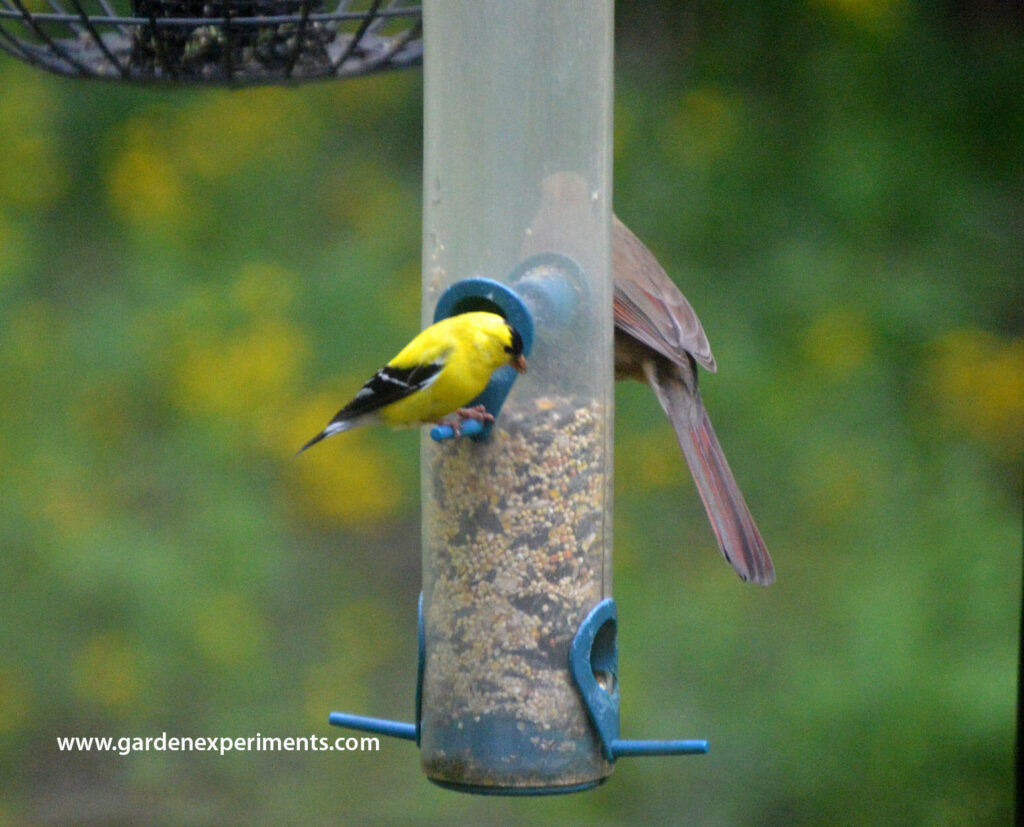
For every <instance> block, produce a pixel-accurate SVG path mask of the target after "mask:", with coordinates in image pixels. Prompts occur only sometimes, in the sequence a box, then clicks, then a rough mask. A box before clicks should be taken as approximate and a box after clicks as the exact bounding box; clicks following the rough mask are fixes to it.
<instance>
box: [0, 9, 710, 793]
mask: <svg viewBox="0 0 1024 827" xmlns="http://www.w3.org/2000/svg"><path fill="white" fill-rule="evenodd" d="M352 5H353V4H352V3H350V2H346V0H340V2H338V3H337V5H336V6H333V7H328V6H327V5H326V4H325V3H324V2H323V0H209V2H205V1H204V2H200V0H48V9H49V10H48V11H46V12H39V11H34V10H33V9H35V5H33V6H31V7H30V6H29V5H27V4H26V3H25V0H0V49H3V50H4V51H6V52H8V53H10V54H12V55H14V56H15V57H17V58H19V59H21V60H24V61H26V62H28V63H30V64H33V65H35V66H37V67H40V68H43V69H46V70H48V71H51V72H55V73H57V74H62V75H67V76H72V77H80V78H103V79H108V80H114V81H126V82H147V83H153V82H157V83H164V84H167V85H188V84H197V83H202V84H212V85H217V84H219V85H230V86H241V85H251V84H260V83H262V84H268V83H294V82H298V81H305V80H312V79H319V78H340V77H346V76H352V75H359V74H366V73H369V72H375V71H380V70H384V69H390V68H398V67H403V66H410V65H415V64H417V63H419V62H420V60H421V58H423V57H424V52H423V49H422V41H421V39H420V34H421V27H420V10H419V8H418V6H414V5H410V4H407V3H405V2H401V0H391V2H387V3H385V2H383V0H370V2H367V3H362V4H359V7H358V8H356V9H353V8H352ZM612 11H613V4H612V0H592V2H587V3H552V2H549V0H516V1H515V2H508V0H475V2H473V3H454V2H451V1H450V0H432V2H427V3H426V6H425V10H424V15H423V29H422V32H423V37H424V39H425V40H426V41H429V43H430V49H429V50H428V51H426V53H425V79H426V84H425V94H426V100H425V164H424V225H423V310H422V315H423V319H422V321H423V322H424V324H428V323H430V322H433V321H436V320H438V319H440V318H444V317H446V316H450V315H452V314H455V313H460V312H465V311H467V310H480V309H487V310H493V311H495V312H498V313H501V314H502V315H504V316H505V317H506V318H507V319H508V320H509V321H510V323H512V324H513V325H514V326H515V327H516V328H517V330H518V331H519V332H520V335H521V336H522V338H523V341H524V351H525V353H526V355H527V357H528V364H529V372H528V374H527V375H526V376H525V377H521V378H518V379H517V378H516V374H515V372H514V371H512V370H511V368H508V369H501V370H499V371H497V372H496V373H495V375H494V377H493V378H492V381H491V384H490V385H489V386H488V388H487V390H485V392H484V394H483V395H482V396H481V397H480V398H479V399H478V400H475V402H479V403H481V404H484V405H486V407H487V409H488V410H489V411H490V412H491V413H493V414H494V415H495V416H496V419H497V421H496V423H495V424H494V425H490V424H482V423H478V422H474V421H470V422H467V423H466V424H465V426H464V427H463V429H462V433H461V435H460V436H459V437H458V438H455V436H456V435H455V434H454V433H453V432H452V431H451V429H450V428H446V427H444V426H441V427H438V428H435V429H433V430H432V431H431V432H430V433H429V435H428V434H424V437H423V444H422V448H421V453H422V457H421V462H422V477H423V486H422V505H423V533H422V535H423V593H422V595H421V598H420V609H419V624H418V639H419V661H418V669H417V681H416V713H415V720H414V721H413V722H410V723H407V722H396V721H389V720H383V719H378V718H368V717H365V716H361V715H353V714H349V713H342V712H335V713H332V714H331V716H330V721H331V723H333V724H336V725H339V726H345V727H351V728H355V729H359V730H364V731H370V732H374V733H378V734H383V735H389V736H394V737H398V738H403V739H407V740H415V741H416V742H417V743H418V744H419V747H420V753H421V760H422V765H423V769H424V771H425V773H426V774H427V776H428V778H430V780H431V781H434V782H435V783H437V784H439V785H442V786H445V787H449V788H452V789H457V790H462V791H469V792H483V793H499V794H541V793H559V792H571V791H576V790H582V789H587V788H589V787H593V786H595V785H597V784H600V783H601V782H602V781H604V780H605V778H607V776H608V775H609V773H610V772H611V770H612V765H613V763H614V762H615V760H616V759H618V758H619V757H622V756H627V755H656V754H685V753H701V752H706V751H707V742H706V741H700V740H682V741H681V740H674V741H629V740H624V739H622V738H620V737H619V725H618V720H619V719H618V706H619V683H618V653H617V645H616V632H617V622H618V621H617V616H616V608H615V603H614V601H613V600H612V598H611V591H612V577H611V569H612V566H611V549H612V526H611V506H612V425H613V407H612V287H611V274H610V255H609V252H610V228H611V109H612V22H613V15H612Z"/></svg>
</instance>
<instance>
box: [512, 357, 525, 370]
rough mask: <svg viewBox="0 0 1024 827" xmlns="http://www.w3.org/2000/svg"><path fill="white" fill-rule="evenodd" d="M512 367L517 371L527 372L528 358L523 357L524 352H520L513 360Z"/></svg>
mask: <svg viewBox="0 0 1024 827" xmlns="http://www.w3.org/2000/svg"><path fill="white" fill-rule="evenodd" d="M512 367H514V368H515V369H516V372H517V373H526V360H525V359H524V358H523V354H521V353H520V354H519V355H518V356H516V357H515V358H514V359H513V360H512Z"/></svg>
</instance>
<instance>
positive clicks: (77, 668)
mask: <svg viewBox="0 0 1024 827" xmlns="http://www.w3.org/2000/svg"><path fill="white" fill-rule="evenodd" d="M72 679H73V682H74V686H75V689H76V690H77V691H78V693H79V694H80V695H81V697H82V698H83V699H84V700H85V701H87V702H89V703H94V704H99V705H100V706H105V707H110V708H114V709H118V708H122V707H125V706H128V705H130V704H132V703H133V702H134V701H136V700H137V699H138V698H139V697H140V696H141V695H142V692H143V689H144V684H145V681H144V680H143V676H142V668H141V659H140V657H139V653H138V651H137V650H136V648H135V647H134V646H133V645H132V644H131V643H130V642H129V641H128V640H126V639H125V638H124V636H123V635H122V634H121V633H119V632H101V633H100V634H98V635H96V636H94V637H93V638H92V639H91V640H90V641H89V642H88V643H86V644H85V646H84V647H82V649H81V650H80V651H79V652H78V654H77V655H76V657H75V658H74V660H73V663H72Z"/></svg>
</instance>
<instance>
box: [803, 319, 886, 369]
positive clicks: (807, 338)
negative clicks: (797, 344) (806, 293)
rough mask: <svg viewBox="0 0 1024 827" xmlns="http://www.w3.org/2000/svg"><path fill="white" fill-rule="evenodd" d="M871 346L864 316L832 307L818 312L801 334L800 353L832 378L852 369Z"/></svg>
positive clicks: (868, 354)
mask: <svg viewBox="0 0 1024 827" xmlns="http://www.w3.org/2000/svg"><path fill="white" fill-rule="evenodd" d="M873 349H874V342H873V339H872V333H871V328H870V327H869V325H868V323H867V320H866V319H865V318H864V317H863V316H862V315H861V314H860V313H857V312H855V311H852V310H833V311H830V312H828V313H823V314H822V315H820V316H818V317H817V318H816V319H815V320H814V321H813V322H812V323H811V325H810V327H808V329H807V331H806V332H805V334H804V346H803V350H804V355H805V356H806V358H807V361H808V363H810V364H811V365H814V366H817V367H818V368H820V369H821V370H822V371H823V372H825V373H827V374H828V375H829V376H830V377H832V378H839V377H842V376H845V375H846V374H848V373H850V372H852V371H854V370H856V369H857V368H858V367H860V365H861V364H863V363H864V361H865V360H867V359H870V358H871V352H872V350H873Z"/></svg>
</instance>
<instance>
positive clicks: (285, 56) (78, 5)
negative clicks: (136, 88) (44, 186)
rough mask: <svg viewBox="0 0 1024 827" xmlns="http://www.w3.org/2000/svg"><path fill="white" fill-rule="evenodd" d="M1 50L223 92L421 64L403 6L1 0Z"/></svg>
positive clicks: (416, 30)
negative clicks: (217, 88) (215, 87)
mask: <svg viewBox="0 0 1024 827" xmlns="http://www.w3.org/2000/svg"><path fill="white" fill-rule="evenodd" d="M0 48H2V49H3V50H4V51H6V52H7V53H9V54H11V55H13V56H14V57H16V58H18V59H20V60H23V61H25V62H26V63H29V64H31V65H33V66H36V67H39V68H41V69H45V70H47V71H50V72H53V73H55V74H58V75H64V76H67V77H81V78H101V79H106V80H120V81H134V82H139V83H153V82H156V83H204V84H211V85H230V86H249V85H256V84H268V83H285V82H302V81H309V80H320V79H326V78H339V77H350V76H355V75H364V74H369V73H371V72H376V71H381V70H384V69H397V68H403V67H406V66H413V65H417V64H419V63H420V62H421V61H422V58H423V41H422V36H421V23H420V7H419V5H410V4H409V3H407V2H404V0H390V2H385V1H384V0H374V2H370V3H366V2H362V3H353V2H350V1H349V0H341V2H339V3H337V4H336V5H333V4H332V5H331V6H330V7H328V6H327V4H325V3H324V2H323V0H46V5H45V10H44V7H43V0H0Z"/></svg>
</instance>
